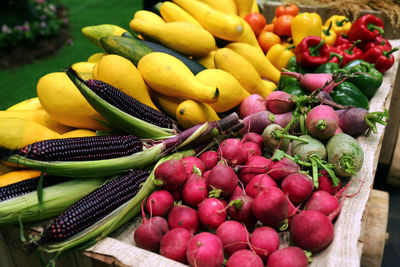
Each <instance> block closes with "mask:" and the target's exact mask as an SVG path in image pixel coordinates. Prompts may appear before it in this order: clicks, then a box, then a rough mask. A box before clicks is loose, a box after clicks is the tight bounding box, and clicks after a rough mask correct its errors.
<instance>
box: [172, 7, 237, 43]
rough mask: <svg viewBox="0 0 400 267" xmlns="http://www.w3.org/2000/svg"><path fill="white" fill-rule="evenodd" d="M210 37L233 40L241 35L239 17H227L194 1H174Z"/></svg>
mask: <svg viewBox="0 0 400 267" xmlns="http://www.w3.org/2000/svg"><path fill="white" fill-rule="evenodd" d="M174 2H175V3H176V4H177V5H179V6H180V7H181V8H183V9H184V10H186V11H187V12H188V13H189V14H190V15H192V16H193V17H194V18H195V19H196V20H197V21H198V22H199V23H200V24H201V25H202V26H203V27H204V29H206V30H207V31H209V32H210V33H211V34H212V35H214V36H216V37H219V38H222V39H225V40H233V39H236V38H238V37H239V36H240V35H242V33H243V30H244V26H243V21H242V20H240V17H239V16H236V15H229V14H226V13H224V12H222V11H219V10H217V9H215V8H212V7H211V6H209V5H207V4H205V3H202V2H200V1H196V0H174Z"/></svg>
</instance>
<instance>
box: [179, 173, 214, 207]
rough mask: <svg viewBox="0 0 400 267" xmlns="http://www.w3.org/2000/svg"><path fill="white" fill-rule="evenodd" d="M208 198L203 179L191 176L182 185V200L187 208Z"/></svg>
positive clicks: (194, 175) (195, 175)
mask: <svg viewBox="0 0 400 267" xmlns="http://www.w3.org/2000/svg"><path fill="white" fill-rule="evenodd" d="M207 196H208V191H207V184H206V182H205V181H204V178H203V177H201V176H198V175H197V174H194V173H193V174H192V175H190V176H189V178H188V179H187V181H186V183H185V184H184V185H183V189H182V199H183V201H184V202H185V203H186V204H188V205H189V206H197V205H198V204H200V202H202V201H203V200H204V199H206V198H207Z"/></svg>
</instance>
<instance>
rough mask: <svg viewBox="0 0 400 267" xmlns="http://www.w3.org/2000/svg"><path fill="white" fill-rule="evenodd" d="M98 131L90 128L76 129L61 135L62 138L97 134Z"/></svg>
mask: <svg viewBox="0 0 400 267" xmlns="http://www.w3.org/2000/svg"><path fill="white" fill-rule="evenodd" d="M95 135H96V132H95V131H92V130H88V129H75V130H72V131H69V132H66V133H63V134H62V135H61V138H71V137H86V136H95Z"/></svg>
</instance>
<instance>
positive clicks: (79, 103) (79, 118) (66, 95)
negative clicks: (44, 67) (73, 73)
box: [36, 72, 106, 130]
mask: <svg viewBox="0 0 400 267" xmlns="http://www.w3.org/2000/svg"><path fill="white" fill-rule="evenodd" d="M36 89H37V94H38V97H39V99H40V103H42V106H43V108H44V109H45V110H46V111H47V112H48V113H49V114H50V116H52V117H53V118H54V119H55V120H57V121H58V122H60V123H62V124H64V125H68V126H71V127H74V128H88V129H95V130H97V129H105V128H106V127H105V126H104V125H103V124H101V123H100V122H98V120H100V121H105V119H104V118H103V117H102V116H101V115H100V114H98V113H97V111H96V110H94V108H93V107H92V106H91V105H90V104H89V103H88V102H87V101H86V99H85V98H84V97H83V96H82V94H81V93H80V92H79V90H78V88H76V86H75V85H74V84H73V83H72V81H71V80H70V79H69V78H68V76H67V74H66V73H64V72H52V73H48V74H46V75H45V76H43V77H41V78H40V79H39V82H38V84H37V86H36Z"/></svg>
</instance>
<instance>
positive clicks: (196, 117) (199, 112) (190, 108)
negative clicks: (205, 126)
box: [176, 100, 220, 129]
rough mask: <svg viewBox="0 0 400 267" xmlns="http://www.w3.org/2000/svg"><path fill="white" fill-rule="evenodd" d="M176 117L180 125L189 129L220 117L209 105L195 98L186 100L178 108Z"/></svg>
mask: <svg viewBox="0 0 400 267" xmlns="http://www.w3.org/2000/svg"><path fill="white" fill-rule="evenodd" d="M176 119H177V120H178V123H179V125H181V126H182V127H183V128H185V129H187V128H190V127H192V126H195V125H197V124H200V123H204V122H207V121H217V120H219V119H220V118H219V117H218V115H217V113H216V112H215V111H214V110H213V109H212V107H210V106H209V105H207V104H205V103H202V102H198V101H194V100H185V101H183V102H181V103H180V104H179V105H178V107H177V109H176Z"/></svg>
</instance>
